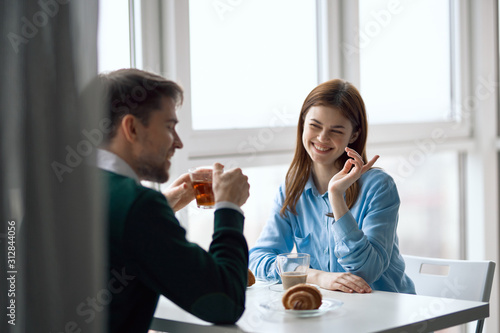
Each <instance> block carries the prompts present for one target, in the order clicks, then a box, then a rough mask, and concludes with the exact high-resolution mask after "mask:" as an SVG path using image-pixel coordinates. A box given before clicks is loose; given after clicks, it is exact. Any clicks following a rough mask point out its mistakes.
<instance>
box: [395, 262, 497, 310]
mask: <svg viewBox="0 0 500 333" xmlns="http://www.w3.org/2000/svg"><path fill="white" fill-rule="evenodd" d="M403 258H404V260H405V263H406V269H405V272H406V274H407V275H408V276H409V277H410V278H411V279H412V280H413V282H414V283H415V288H416V291H417V294H419V295H424V296H437V297H446V298H454V299H463V300H469V301H480V302H489V300H490V293H491V286H492V284H493V275H494V273H495V263H494V262H493V261H470V260H448V259H435V258H425V257H416V256H409V255H403Z"/></svg>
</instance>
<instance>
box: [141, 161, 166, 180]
mask: <svg viewBox="0 0 500 333" xmlns="http://www.w3.org/2000/svg"><path fill="white" fill-rule="evenodd" d="M137 173H138V176H139V179H141V180H149V181H152V182H157V183H165V182H166V181H167V180H168V172H167V170H165V164H155V163H153V162H152V161H151V159H150V158H149V159H148V158H145V157H141V158H139V160H138V161H137Z"/></svg>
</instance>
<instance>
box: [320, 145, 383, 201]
mask: <svg viewBox="0 0 500 333" xmlns="http://www.w3.org/2000/svg"><path fill="white" fill-rule="evenodd" d="M345 151H346V152H347V156H349V157H350V159H348V160H347V161H346V162H345V164H344V168H343V169H342V170H340V171H339V172H338V173H337V174H336V175H335V176H333V177H332V179H330V182H329V183H328V192H331V193H332V194H337V195H338V194H340V195H344V193H345V191H346V190H347V189H348V188H349V186H351V185H352V184H354V182H355V181H356V180H358V179H359V177H361V175H362V174H364V173H365V172H366V171H368V170H369V169H370V168H371V167H372V166H373V164H375V162H376V161H377V160H378V158H379V156H378V155H375V156H374V157H373V158H372V159H371V160H370V161H369V162H368V163H366V164H365V163H364V161H363V159H362V158H361V156H359V154H358V153H357V152H356V151H355V150H354V149H351V148H347V147H346V149H345Z"/></svg>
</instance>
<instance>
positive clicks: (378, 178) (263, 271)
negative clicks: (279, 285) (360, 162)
mask: <svg viewBox="0 0 500 333" xmlns="http://www.w3.org/2000/svg"><path fill="white" fill-rule="evenodd" d="M359 185H360V191H359V195H358V198H357V200H356V203H355V204H354V206H353V207H352V208H351V210H350V211H348V212H347V213H346V214H345V215H344V216H342V217H341V218H340V219H339V220H338V221H334V219H333V218H331V217H327V216H326V214H327V213H331V212H332V208H331V206H330V202H329V200H328V192H326V193H324V194H320V193H318V190H317V189H316V186H315V185H314V181H313V179H312V176H310V177H309V180H308V182H307V184H306V186H305V188H304V191H303V192H302V195H301V196H300V198H299V201H298V202H297V206H296V210H297V215H294V214H292V213H291V212H289V211H287V212H286V214H285V216H284V217H281V216H280V210H281V207H282V206H283V202H284V198H285V186H284V184H282V185H281V186H280V188H279V191H278V194H277V196H276V198H275V200H274V206H273V209H272V214H271V217H270V218H269V220H268V221H267V224H266V226H265V227H264V229H263V230H262V233H261V235H260V237H259V239H258V240H257V243H256V245H255V247H254V248H252V249H251V250H250V269H251V270H252V271H253V272H254V273H255V275H256V277H257V278H261V279H279V275H278V273H277V271H276V264H275V260H276V256H277V255H278V254H280V253H288V252H291V251H292V249H293V247H294V245H295V246H296V249H297V252H299V253H309V254H310V255H311V263H310V266H311V268H313V269H318V270H322V271H326V272H350V273H353V274H355V275H357V276H360V277H362V278H363V279H364V280H365V281H366V282H367V283H368V284H369V285H370V287H371V288H372V289H374V290H383V291H392V292H400V293H412V294H414V293H415V286H414V284H413V282H412V281H411V279H410V278H409V277H408V276H407V275H406V274H405V273H404V270H405V264H404V261H403V258H402V257H401V254H400V252H399V241H398V236H397V233H396V229H397V225H398V210H399V203H400V201H399V195H398V191H397V188H396V184H395V183H394V180H393V179H392V178H391V177H390V176H389V175H388V174H387V173H385V172H384V171H382V170H380V169H371V170H369V171H367V172H366V173H365V174H363V175H362V176H361V178H360V179H359Z"/></svg>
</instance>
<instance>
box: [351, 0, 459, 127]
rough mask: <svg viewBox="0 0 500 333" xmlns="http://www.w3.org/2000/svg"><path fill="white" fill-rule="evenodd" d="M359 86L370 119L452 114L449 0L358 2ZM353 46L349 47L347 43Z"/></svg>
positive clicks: (381, 120)
mask: <svg viewBox="0 0 500 333" xmlns="http://www.w3.org/2000/svg"><path fill="white" fill-rule="evenodd" d="M359 18H360V21H359V22H360V27H359V46H351V47H350V46H346V47H347V49H345V50H346V52H347V53H349V52H359V54H360V72H361V83H360V90H361V93H362V95H363V98H364V100H365V103H366V107H367V111H368V113H369V115H370V122H371V123H402V122H428V121H443V120H446V119H449V116H450V115H451V93H452V92H451V61H450V59H451V58H450V50H451V37H450V35H451V32H450V1H449V0H420V1H409V2H407V1H405V2H395V1H392V0H360V1H359ZM349 47H350V48H349Z"/></svg>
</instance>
